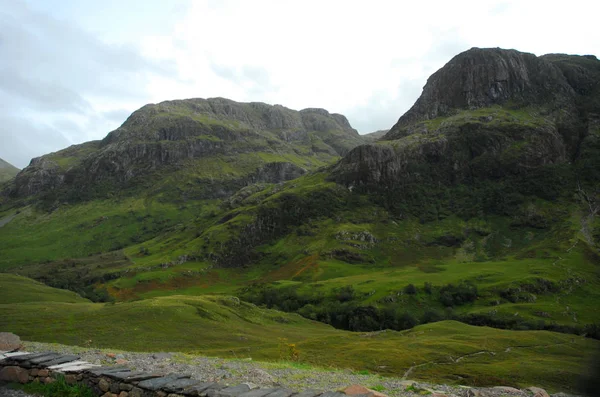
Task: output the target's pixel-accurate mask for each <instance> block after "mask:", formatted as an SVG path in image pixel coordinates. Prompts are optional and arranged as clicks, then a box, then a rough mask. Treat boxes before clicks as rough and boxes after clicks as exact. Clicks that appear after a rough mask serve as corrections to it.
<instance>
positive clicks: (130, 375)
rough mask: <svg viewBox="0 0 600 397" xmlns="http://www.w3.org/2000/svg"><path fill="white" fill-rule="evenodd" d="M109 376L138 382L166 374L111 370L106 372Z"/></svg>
mask: <svg viewBox="0 0 600 397" xmlns="http://www.w3.org/2000/svg"><path fill="white" fill-rule="evenodd" d="M105 376H108V377H109V378H112V379H116V380H121V381H127V382H136V381H141V380H147V379H153V378H161V377H163V376H164V375H160V374H153V373H150V372H141V371H135V372H131V371H124V372H111V373H108V374H106V375H105Z"/></svg>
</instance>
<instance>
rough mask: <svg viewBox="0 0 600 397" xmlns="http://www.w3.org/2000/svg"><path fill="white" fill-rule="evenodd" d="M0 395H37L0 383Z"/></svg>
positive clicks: (31, 396) (24, 396)
mask: <svg viewBox="0 0 600 397" xmlns="http://www.w3.org/2000/svg"><path fill="white" fill-rule="evenodd" d="M0 397H39V396H33V395H31V394H27V393H25V392H24V391H21V390H13V389H9V388H7V387H3V386H1V385H0Z"/></svg>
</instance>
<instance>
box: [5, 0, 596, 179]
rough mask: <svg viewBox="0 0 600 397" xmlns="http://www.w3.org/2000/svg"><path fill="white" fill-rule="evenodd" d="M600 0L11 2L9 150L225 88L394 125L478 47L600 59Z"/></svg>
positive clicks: (88, 131) (56, 144)
mask: <svg viewBox="0 0 600 397" xmlns="http://www.w3.org/2000/svg"><path fill="white" fill-rule="evenodd" d="M596 4H598V3H597V2H596V1H592V0H590V1H578V0H571V1H568V2H564V1H561V2H553V1H552V0H545V1H527V0H519V1H511V0H508V1H481V0H478V1H460V0H454V1H447V0H440V1H425V0H419V1H416V0H414V1H410V2H406V1H400V0H390V1H377V0H365V1H352V0H340V1H334V0H317V1H312V0H295V1H291V0H290V1H287V0H271V1H267V0H247V1H242V0H231V1H227V0H206V1H203V0H102V1H99V0H62V1H61V0H55V1H51V0H36V1H34V0H30V1H26V0H0V158H3V159H5V160H7V161H9V162H10V163H12V164H14V165H16V166H18V167H20V168H22V167H25V166H26V165H27V164H28V163H29V160H30V159H31V158H32V157H37V156H40V155H42V154H45V153H49V152H52V151H56V150H59V149H62V148H64V147H66V146H69V145H71V144H74V143H81V142H84V141H88V140H92V139H101V138H103V137H104V136H105V135H106V134H107V133H108V132H110V131H111V130H113V129H115V128H117V127H118V126H119V125H120V124H121V123H123V121H125V119H126V118H127V116H128V115H129V114H130V113H131V112H133V111H134V110H136V109H138V108H139V107H141V106H143V105H144V104H146V103H156V102H161V101H164V100H169V99H181V98H194V97H200V98H209V97H216V96H220V97H226V98H230V99H233V100H236V101H261V102H266V103H270V104H282V105H284V106H287V107H289V108H292V109H298V110H299V109H303V108H306V107H322V108H325V109H327V110H329V111H330V112H336V113H342V114H344V115H346V116H347V117H348V119H349V120H350V123H351V124H352V125H353V126H354V127H355V128H356V129H358V130H359V132H361V133H367V132H372V131H375V130H379V129H387V128H390V127H391V126H392V125H393V124H394V123H395V122H396V121H397V119H398V118H399V117H400V116H401V115H402V114H403V113H404V112H405V111H406V110H408V108H410V106H411V105H412V104H413V103H414V101H415V100H416V99H417V97H418V96H419V94H420V93H421V90H422V87H423V85H424V84H425V82H426V80H427V77H428V76H429V75H430V74H431V73H433V72H435V71H436V70H437V69H439V68H440V67H442V66H443V65H444V64H445V63H446V62H448V61H449V60H450V59H451V58H452V57H453V56H454V55H456V54H457V53H459V52H462V51H464V50H467V49H469V48H471V47H502V48H515V49H518V50H521V51H527V52H532V53H535V54H537V55H542V54H546V53H549V52H562V53H570V54H594V55H600V33H599V32H600V30H599V29H598V23H597V17H598V15H599V14H600V13H599V12H598V11H600V9H599V8H600V7H599V6H598V5H596Z"/></svg>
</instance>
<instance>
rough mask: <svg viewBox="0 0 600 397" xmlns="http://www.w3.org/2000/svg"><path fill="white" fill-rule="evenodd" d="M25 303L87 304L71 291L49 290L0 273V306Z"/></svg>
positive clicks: (27, 280)
mask: <svg viewBox="0 0 600 397" xmlns="http://www.w3.org/2000/svg"><path fill="white" fill-rule="evenodd" d="M27 302H36V303H39V304H43V303H50V302H60V303H89V301H88V300H87V299H83V298H82V297H81V296H79V295H77V294H76V293H74V292H72V291H66V290H64V289H58V288H51V287H48V286H47V285H45V284H42V283H40V282H37V281H35V280H32V279H30V278H27V277H22V276H17V275H14V274H6V273H0V304H2V305H8V304H16V303H27Z"/></svg>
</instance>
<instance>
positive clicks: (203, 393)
mask: <svg viewBox="0 0 600 397" xmlns="http://www.w3.org/2000/svg"><path fill="white" fill-rule="evenodd" d="M226 387H227V385H224V384H222V383H213V384H212V386H210V387H209V388H207V389H205V390H204V391H201V392H200V393H198V395H199V396H200V397H206V396H208V393H211V394H212V392H215V391H219V390H222V389H225V388H226Z"/></svg>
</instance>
